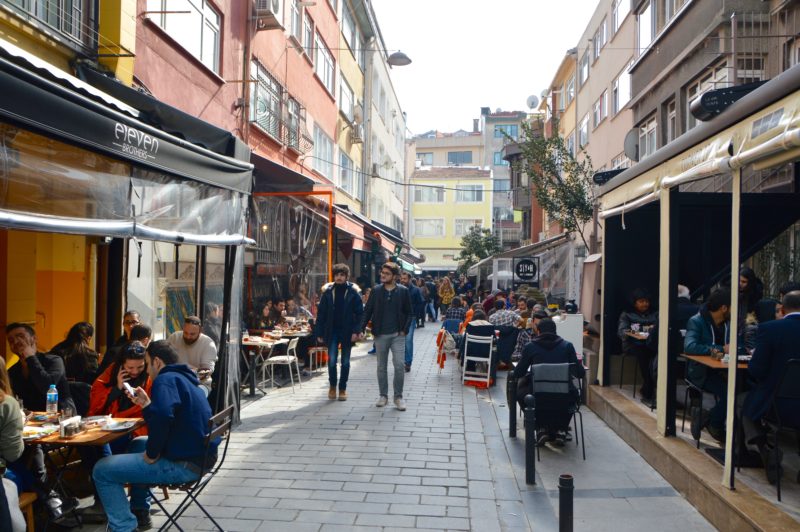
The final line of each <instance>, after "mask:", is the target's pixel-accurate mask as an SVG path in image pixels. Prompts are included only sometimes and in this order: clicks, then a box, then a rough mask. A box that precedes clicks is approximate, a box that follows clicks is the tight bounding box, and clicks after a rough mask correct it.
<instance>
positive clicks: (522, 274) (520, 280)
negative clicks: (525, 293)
mask: <svg viewBox="0 0 800 532" xmlns="http://www.w3.org/2000/svg"><path fill="white" fill-rule="evenodd" d="M512 262H513V270H514V287H515V288H516V287H517V286H519V285H521V284H527V285H528V286H531V287H534V288H538V287H539V257H530V258H517V257H515V258H514V259H513V261H512Z"/></svg>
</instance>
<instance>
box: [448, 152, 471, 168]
mask: <svg viewBox="0 0 800 532" xmlns="http://www.w3.org/2000/svg"><path fill="white" fill-rule="evenodd" d="M447 164H451V165H455V166H459V165H462V164H472V152H471V151H449V152H447Z"/></svg>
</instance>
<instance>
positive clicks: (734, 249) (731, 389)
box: [722, 168, 742, 489]
mask: <svg viewBox="0 0 800 532" xmlns="http://www.w3.org/2000/svg"><path fill="white" fill-rule="evenodd" d="M731 190H732V196H733V198H732V200H733V201H732V202H731V306H730V308H731V324H730V335H731V338H730V344H729V347H728V353H729V362H728V397H727V408H728V409H727V415H726V419H725V427H726V429H727V430H726V434H725V471H724V474H723V477H722V484H723V485H724V486H727V487H728V488H730V489H734V483H733V475H734V470H733V453H734V448H733V446H734V441H733V440H734V436H735V432H736V431H735V430H734V419H735V416H734V414H735V411H734V409H735V407H736V366H737V364H738V362H739V359H738V357H737V354H738V344H739V342H738V337H739V318H738V316H739V220H740V216H741V203H742V171H741V169H739V168H736V169H734V170H732V171H731ZM737 445H740V446H742V443H741V442H740V443H737Z"/></svg>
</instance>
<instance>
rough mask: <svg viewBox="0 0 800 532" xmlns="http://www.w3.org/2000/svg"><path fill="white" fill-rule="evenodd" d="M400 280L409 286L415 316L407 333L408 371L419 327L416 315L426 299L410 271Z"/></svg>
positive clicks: (412, 359) (407, 370) (403, 274)
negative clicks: (416, 330)
mask: <svg viewBox="0 0 800 532" xmlns="http://www.w3.org/2000/svg"><path fill="white" fill-rule="evenodd" d="M400 282H401V283H402V284H403V286H405V287H406V288H408V294H409V296H410V297H411V309H412V313H413V316H414V318H413V319H412V320H411V326H410V327H409V328H408V334H407V335H406V357H405V368H404V369H405V370H406V373H408V372H409V371H411V363H412V362H413V361H414V330H415V329H416V328H417V320H416V317H417V316H419V314H420V313H421V312H423V309H424V308H425V299H424V298H423V297H422V291H421V290H420V289H419V288H417V286H416V285H415V284H414V278H413V277H411V274H410V273H408V272H403V273H401V274H400Z"/></svg>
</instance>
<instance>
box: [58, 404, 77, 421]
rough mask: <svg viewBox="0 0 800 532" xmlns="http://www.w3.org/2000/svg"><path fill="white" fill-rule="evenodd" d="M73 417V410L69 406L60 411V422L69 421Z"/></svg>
mask: <svg viewBox="0 0 800 532" xmlns="http://www.w3.org/2000/svg"><path fill="white" fill-rule="evenodd" d="M74 415H75V410H74V409H73V408H72V407H71V406H65V407H64V408H62V409H61V417H60V420H61V421H64V420H65V419H69V418H71V417H73V416H74Z"/></svg>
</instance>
